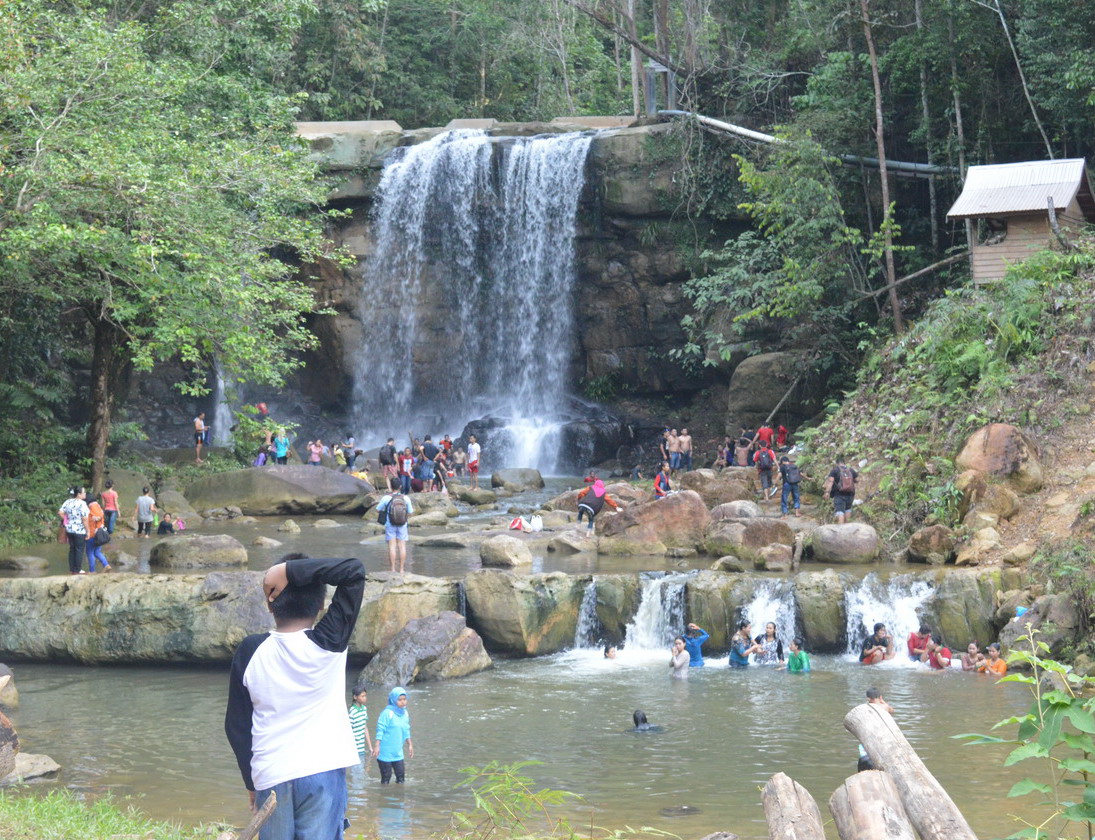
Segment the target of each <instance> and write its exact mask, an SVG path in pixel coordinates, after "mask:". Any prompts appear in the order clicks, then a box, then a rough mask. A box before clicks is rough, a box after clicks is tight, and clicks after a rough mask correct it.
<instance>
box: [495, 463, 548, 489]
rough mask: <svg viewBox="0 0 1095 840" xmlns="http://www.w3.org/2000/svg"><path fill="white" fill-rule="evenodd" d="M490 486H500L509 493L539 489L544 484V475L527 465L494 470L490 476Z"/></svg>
mask: <svg viewBox="0 0 1095 840" xmlns="http://www.w3.org/2000/svg"><path fill="white" fill-rule="evenodd" d="M490 486H491V487H501V488H502V489H503V490H508V491H510V492H511V493H520V492H522V491H525V490H539V489H541V488H542V487H543V486H544V477H543V476H542V475H540V471H539V470H534V469H531V468H528V467H521V468H513V469H507V470H495V471H494V472H493V473H491V476H490Z"/></svg>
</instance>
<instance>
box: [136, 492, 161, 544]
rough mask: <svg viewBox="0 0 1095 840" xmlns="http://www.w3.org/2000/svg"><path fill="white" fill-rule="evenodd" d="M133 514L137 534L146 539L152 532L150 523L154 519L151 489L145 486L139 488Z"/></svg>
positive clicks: (154, 506)
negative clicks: (139, 491) (139, 493)
mask: <svg viewBox="0 0 1095 840" xmlns="http://www.w3.org/2000/svg"><path fill="white" fill-rule="evenodd" d="M133 516H134V517H135V518H136V520H137V536H138V537H144V538H145V539H146V540H147V539H148V538H149V536H151V534H152V523H153V522H154V521H155V519H156V500H155V499H153V498H152V491H151V490H149V489H148V488H147V487H142V488H141V495H140V496H138V497H137V504H136V506H135V507H134V510H133Z"/></svg>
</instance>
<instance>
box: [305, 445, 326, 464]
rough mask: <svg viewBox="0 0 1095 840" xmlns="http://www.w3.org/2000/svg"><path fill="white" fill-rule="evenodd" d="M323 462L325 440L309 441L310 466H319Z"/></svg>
mask: <svg viewBox="0 0 1095 840" xmlns="http://www.w3.org/2000/svg"><path fill="white" fill-rule="evenodd" d="M322 462H323V441H321V440H317V441H311V440H310V441H308V466H309V467H318V466H321V465H322Z"/></svg>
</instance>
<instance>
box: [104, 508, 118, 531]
mask: <svg viewBox="0 0 1095 840" xmlns="http://www.w3.org/2000/svg"><path fill="white" fill-rule="evenodd" d="M104 513H106V532H107V533H108V534H113V533H114V523H115V522H117V521H118V511H116V510H108V511H104Z"/></svg>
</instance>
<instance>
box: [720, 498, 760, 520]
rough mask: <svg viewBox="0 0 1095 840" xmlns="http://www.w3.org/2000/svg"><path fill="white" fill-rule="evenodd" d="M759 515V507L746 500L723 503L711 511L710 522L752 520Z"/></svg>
mask: <svg viewBox="0 0 1095 840" xmlns="http://www.w3.org/2000/svg"><path fill="white" fill-rule="evenodd" d="M760 515H761V509H760V505H758V504H757V503H756V502H751V501H746V500H742V501H739V502H725V503H724V504H721V505H716V506H715V507H714V508H712V509H711V521H712V522H721V521H722V520H724V519H752V518H754V517H757V516H760Z"/></svg>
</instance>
